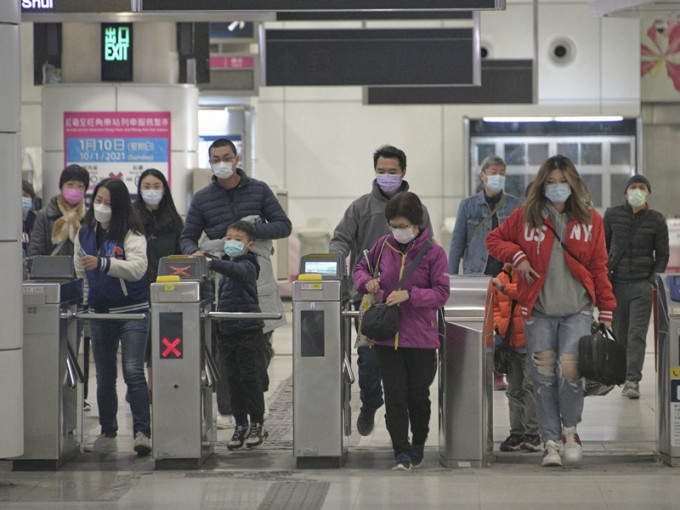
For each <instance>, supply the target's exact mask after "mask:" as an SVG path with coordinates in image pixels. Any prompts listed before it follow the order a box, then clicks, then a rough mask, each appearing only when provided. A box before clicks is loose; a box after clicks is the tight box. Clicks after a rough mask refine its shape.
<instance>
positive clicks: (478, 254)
mask: <svg viewBox="0 0 680 510" xmlns="http://www.w3.org/2000/svg"><path fill="white" fill-rule="evenodd" d="M503 193H505V192H503ZM505 197H506V198H505V204H503V207H501V208H500V209H499V210H498V212H497V213H496V216H497V217H498V224H499V225H500V224H501V223H503V222H504V221H505V219H506V218H507V217H508V216H510V214H511V213H512V211H514V210H515V209H517V207H519V206H520V205H521V204H522V201H521V200H520V199H519V198H517V197H516V196H513V195H508V194H507V193H505ZM490 212H491V208H490V207H489V204H487V203H486V200H485V199H484V190H482V191H480V192H479V193H477V194H476V195H472V196H471V197H468V198H466V199H465V200H463V201H462V202H461V203H460V207H459V208H458V216H456V226H455V227H454V228H453V236H452V237H451V247H450V248H449V273H451V274H458V266H459V265H460V259H461V258H462V259H463V274H484V269H485V268H486V262H487V260H488V259H489V253H488V252H487V251H486V246H485V245H484V241H485V240H486V236H487V235H489V232H491V230H492V228H491V227H492V225H493V221H492V218H489V220H488V221H487V222H486V223H485V224H484V225H483V226H482V228H480V229H479V230H478V231H477V233H476V234H475V236H474V237H473V238H472V239H470V236H471V235H472V232H473V231H474V229H475V227H476V226H477V225H478V224H479V223H480V222H481V221H482V220H483V219H484V218H486V216H487V215H488V214H489V213H490ZM468 241H469V242H470V244H469V245H468V247H467V249H466V248H465V245H466V244H467V242H468ZM500 262H506V261H504V260H501V261H500Z"/></svg>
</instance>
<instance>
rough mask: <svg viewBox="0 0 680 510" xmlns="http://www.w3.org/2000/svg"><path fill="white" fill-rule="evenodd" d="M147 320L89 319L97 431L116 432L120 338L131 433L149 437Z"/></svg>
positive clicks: (114, 435)
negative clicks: (95, 377)
mask: <svg viewBox="0 0 680 510" xmlns="http://www.w3.org/2000/svg"><path fill="white" fill-rule="evenodd" d="M148 328H149V320H148V318H147V319H146V320H141V321H137V320H134V321H102V320H93V321H90V334H91V336H92V340H91V341H92V356H93V358H94V363H95V366H96V368H97V405H98V406H99V425H100V426H101V433H102V434H104V435H105V436H107V437H116V435H117V433H118V422H117V420H116V413H117V412H118V394H117V392H116V378H117V376H118V367H117V359H116V356H117V353H118V342H119V341H120V345H121V352H122V364H123V379H124V380H125V383H126V384H127V387H128V394H129V396H130V411H131V412H132V430H133V436H134V435H136V434H137V432H142V433H143V434H144V435H146V436H148V437H151V412H150V408H149V387H148V386H147V384H146V377H145V375H144V357H145V355H146V342H147V331H148Z"/></svg>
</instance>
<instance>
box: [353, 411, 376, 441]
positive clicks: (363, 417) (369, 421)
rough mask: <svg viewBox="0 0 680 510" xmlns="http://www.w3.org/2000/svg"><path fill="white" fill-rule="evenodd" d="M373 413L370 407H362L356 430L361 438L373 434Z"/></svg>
mask: <svg viewBox="0 0 680 510" xmlns="http://www.w3.org/2000/svg"><path fill="white" fill-rule="evenodd" d="M375 411H376V409H372V408H370V407H366V406H362V407H361V412H360V413H359V417H358V418H357V430H358V431H359V434H361V435H362V436H367V435H369V434H370V433H371V432H373V426H374V425H375Z"/></svg>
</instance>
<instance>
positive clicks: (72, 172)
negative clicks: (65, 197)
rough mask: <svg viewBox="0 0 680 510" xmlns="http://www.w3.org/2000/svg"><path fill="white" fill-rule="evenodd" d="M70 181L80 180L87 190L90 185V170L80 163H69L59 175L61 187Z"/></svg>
mask: <svg viewBox="0 0 680 510" xmlns="http://www.w3.org/2000/svg"><path fill="white" fill-rule="evenodd" d="M68 181H80V182H82V183H83V185H84V186H85V191H87V188H89V187H90V172H88V171H87V170H85V169H84V168H83V167H82V166H80V165H69V166H67V167H66V168H64V169H63V170H62V171H61V175H60V176H59V189H61V188H62V187H63V186H64V184H66V183H67V182H68Z"/></svg>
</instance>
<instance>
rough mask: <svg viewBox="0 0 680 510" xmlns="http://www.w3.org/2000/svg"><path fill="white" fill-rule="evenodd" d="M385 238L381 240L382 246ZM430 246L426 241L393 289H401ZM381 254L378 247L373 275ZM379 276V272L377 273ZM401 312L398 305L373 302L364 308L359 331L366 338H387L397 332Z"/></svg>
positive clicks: (377, 268)
mask: <svg viewBox="0 0 680 510" xmlns="http://www.w3.org/2000/svg"><path fill="white" fill-rule="evenodd" d="M386 242H387V239H385V241H383V248H384V247H385V243H386ZM431 246H432V242H431V241H427V242H426V243H425V244H424V245H423V247H422V248H421V249H420V251H419V252H418V253H417V254H416V256H415V257H414V258H413V260H412V261H411V263H410V264H409V266H408V267H407V268H406V271H404V274H403V275H402V277H401V279H400V280H399V283H397V287H396V289H395V290H399V289H401V286H402V285H403V284H404V282H406V280H407V279H408V278H409V276H411V273H412V272H413V271H414V269H415V268H416V267H417V266H418V263H419V262H420V261H421V260H422V259H423V257H424V256H425V255H426V254H427V252H428V251H429V250H430V247H431ZM381 256H382V248H381V249H380V255H378V261H377V262H376V264H375V269H374V273H373V274H374V276H376V273H378V271H379V268H380V257H381ZM377 276H379V274H378V275H377ZM400 317H401V313H400V311H399V305H392V306H388V305H386V304H385V303H373V304H372V305H371V307H370V308H369V309H368V310H366V311H365V312H364V313H363V314H362V316H361V325H360V331H361V334H362V335H364V336H366V337H367V338H371V339H373V340H389V339H390V338H393V337H394V336H395V335H396V334H397V333H398V332H399V319H400Z"/></svg>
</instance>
